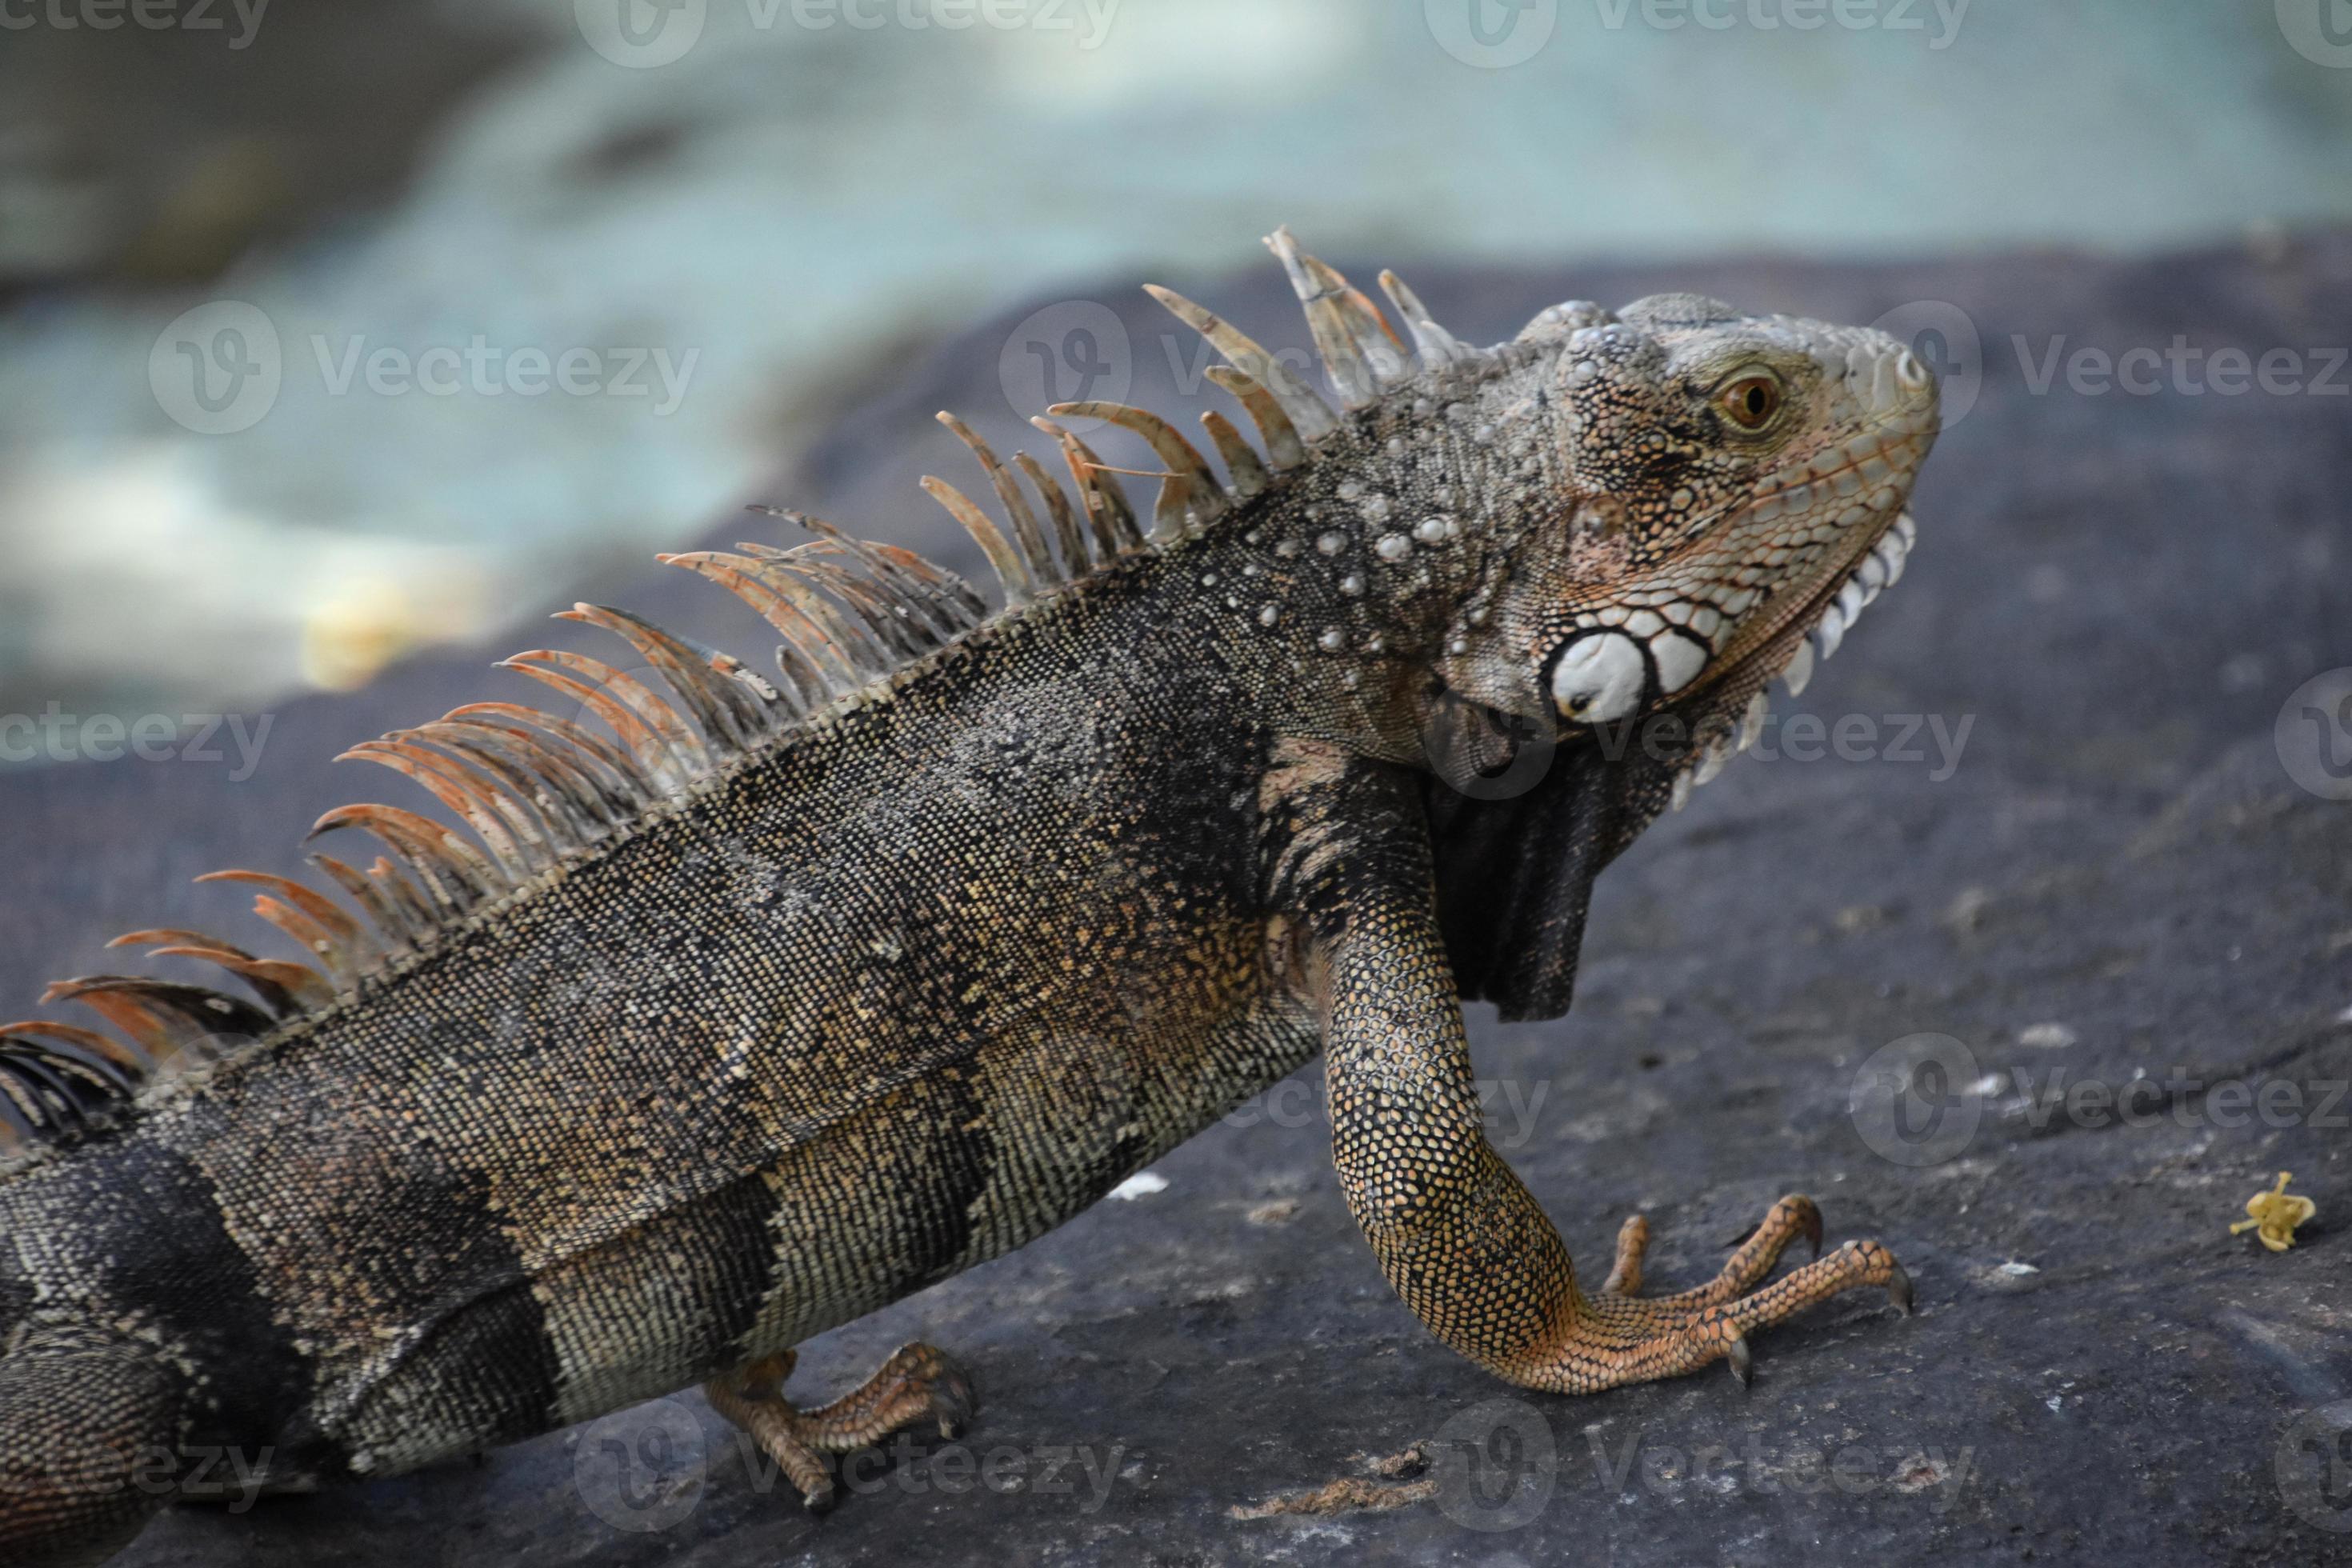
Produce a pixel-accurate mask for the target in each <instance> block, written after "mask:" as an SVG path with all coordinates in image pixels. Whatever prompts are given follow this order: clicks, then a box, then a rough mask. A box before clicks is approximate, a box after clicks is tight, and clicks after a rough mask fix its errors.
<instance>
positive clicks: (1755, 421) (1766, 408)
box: [1715, 375, 1780, 430]
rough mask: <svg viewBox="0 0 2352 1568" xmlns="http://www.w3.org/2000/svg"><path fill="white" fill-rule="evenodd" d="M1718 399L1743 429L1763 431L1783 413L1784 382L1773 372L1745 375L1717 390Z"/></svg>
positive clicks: (1718, 405)
mask: <svg viewBox="0 0 2352 1568" xmlns="http://www.w3.org/2000/svg"><path fill="white" fill-rule="evenodd" d="M1715 401H1716V405H1717V407H1719V408H1721V409H1722V410H1723V412H1724V414H1725V415H1726V416H1727V417H1728V418H1729V419H1730V420H1731V422H1732V423H1733V424H1734V425H1737V426H1739V427H1740V428H1741V429H1742V430H1761V429H1763V428H1764V426H1767V425H1769V424H1770V423H1772V416H1774V415H1775V414H1778V413H1780V383H1779V382H1778V381H1775V380H1774V379H1773V378H1772V377H1770V376H1769V375H1743V376H1741V377H1740V378H1739V379H1738V381H1735V382H1733V383H1732V384H1730V385H1728V386H1727V387H1725V388H1724V389H1723V390H1722V391H1721V392H1718V393H1717V394H1716V395H1715Z"/></svg>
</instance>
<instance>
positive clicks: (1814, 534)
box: [1441, 294, 1937, 731]
mask: <svg viewBox="0 0 2352 1568" xmlns="http://www.w3.org/2000/svg"><path fill="white" fill-rule="evenodd" d="M1517 342H1518V343H1519V344H1520V345H1525V346H1527V347H1530V348H1537V349H1540V350H1545V351H1549V352H1543V353H1537V354H1535V355H1532V356H1530V357H1529V359H1528V363H1526V365H1525V366H1524V367H1523V368H1522V369H1521V370H1519V371H1518V373H1517V380H1518V381H1519V382H1520V383H1521V401H1520V406H1521V408H1522V410H1523V412H1522V413H1521V417H1522V418H1524V419H1530V420H1532V421H1533V422H1534V423H1535V425H1536V426H1537V427H1538V439H1539V440H1548V441H1549V443H1550V445H1551V446H1552V447H1553V450H1552V451H1551V452H1549V453H1547V454H1545V457H1546V458H1547V461H1546V462H1545V463H1544V464H1543V465H1542V466H1543V468H1545V470H1546V476H1545V477H1546V479H1547V481H1548V483H1549V486H1550V487H1551V488H1552V489H1554V490H1556V492H1557V500H1556V502H1555V504H1554V505H1553V507H1551V508H1549V509H1547V510H1549V511H1551V512H1552V514H1553V515H1550V516H1547V517H1544V518H1543V519H1542V520H1541V521H1540V522H1539V524H1538V527H1536V528H1535V529H1533V530H1522V531H1517V534H1516V536H1515V537H1514V538H1513V539H1512V541H1511V544H1510V549H1509V555H1510V559H1509V562H1508V563H1507V567H1506V568H1505V569H1504V572H1503V577H1504V584H1503V585H1502V587H1501V589H1500V591H1498V592H1495V593H1493V595H1492V598H1491V604H1490V605H1487V606H1486V614H1485V616H1484V619H1485V620H1486V623H1487V627H1488V628H1490V631H1489V635H1486V636H1475V635H1472V636H1467V637H1457V638H1455V639H1454V641H1453V642H1452V643H1451V644H1449V657H1448V659H1447V660H1446V661H1444V663H1443V664H1442V666H1441V668H1444V672H1445V674H1446V677H1447V679H1448V684H1449V685H1450V686H1451V687H1453V688H1454V689H1458V690H1461V691H1462V692H1464V693H1465V695H1470V696H1474V697H1481V698H1484V699H1486V700H1494V701H1497V702H1500V703H1502V704H1503V705H1506V706H1508V707H1511V708H1515V709H1519V710H1522V711H1524V710H1526V707H1527V706H1528V704H1530V703H1537V702H1539V703H1548V705H1549V709H1550V710H1551V712H1552V714H1553V715H1554V717H1555V720H1556V721H1557V723H1558V724H1559V726H1560V727H1561V729H1562V730H1563V731H1574V730H1576V729H1578V728H1589V727H1591V726H1596V725H1606V724H1612V723H1615V722H1617V721H1623V720H1628V719H1632V718H1634V717H1635V716H1637V715H1643V714H1647V713H1654V712H1657V711H1659V710H1663V709H1664V708H1665V707H1667V706H1669V705H1675V706H1683V705H1684V704H1682V703H1681V702H1680V701H1678V700H1684V699H1688V698H1691V697H1694V696H1696V695H1697V694H1700V693H1702V692H1705V691H1707V690H1708V689H1716V688H1721V687H1724V686H1725V685H1726V684H1727V683H1731V684H1737V685H1739V686H1742V687H1744V688H1746V689H1745V690H1743V691H1741V692H1740V693H1739V695H1740V698H1741V700H1742V701H1743V702H1744V701H1745V700H1747V698H1748V696H1749V695H1751V694H1752V693H1753V691H1754V690H1755V689H1759V688H1760V687H1761V685H1762V683H1763V680H1764V679H1767V678H1769V677H1770V676H1772V675H1776V674H1783V673H1785V674H1786V677H1787V679H1788V680H1789V683H1790V685H1791V686H1792V687H1794V688H1796V689H1802V688H1803V686H1804V683H1805V681H1806V679H1808V678H1809V676H1810V674H1811V668H1812V664H1813V661H1814V659H1815V658H1816V657H1817V655H1818V654H1820V653H1827V652H1831V651H1834V649H1835V648H1836V647H1837V646H1838V643H1839V642H1840V641H1841V640H1842V639H1843V636H1844V632H1845V628H1846V626H1848V625H1849V624H1851V622H1852V620H1853V616H1855V615H1857V614H1859V613H1860V611H1861V609H1862V607H1863V606H1864V605H1865V604H1867V603H1868V602H1869V601H1870V600H1872V599H1874V598H1875V597H1876V596H1877V594H1878V592H1879V590H1880V589H1881V588H1882V587H1884V586H1885V584H1887V583H1888V582H1890V581H1892V580H1893V579H1894V578H1895V577H1896V576H1898V575H1899V574H1901V572H1902V569H1903V564H1904V559H1905V553H1906V551H1907V550H1908V548H1909V545H1910V542H1911V537H1912V526H1911V524H1910V523H1909V521H1907V519H1906V518H1905V516H1904V511H1903V509H1904V507H1905V505H1906V502H1907V500H1909V497H1910V493H1911V485H1912V481H1913V479H1914V478H1915V477H1916V474H1917V472H1918V468H1919V465H1920V463H1921V461H1922V460H1924V459H1925V458H1926V457H1927V449H1928V447H1930V446H1931V445H1932V444H1933V442H1934V439H1935V435H1936V429H1937V388H1936V378H1935V377H1934V375H1933V374H1930V373H1929V371H1928V370H1927V367H1926V366H1925V365H1924V364H1922V363H1920V362H1919V360H1918V358H1917V357H1916V355H1914V354H1913V353H1911V351H1910V350H1909V349H1908V348H1907V347H1906V345H1905V344H1903V343H1901V342H1898V341H1896V340H1895V339H1893V338H1891V337H1888V336H1886V335H1885V334H1884V333H1881V332H1876V331H1870V330H1868V329H1864V328H1850V327H1836V326H1829V325H1825V324H1823V323H1822V322H1818V321H1799V320H1795V319H1792V318H1790V317H1785V316H1746V315H1742V314H1741V313H1740V312H1739V311H1738V310H1734V309H1733V308H1732V307H1730V306H1728V305H1726V304H1724V303H1722V302H1721V301H1719V300H1709V299H1704V298H1701V297H1699V296H1696V295H1690V294H1663V295H1655V296H1653V297H1651V298H1649V299H1646V300H1640V301H1638V302H1636V303H1634V304H1633V305H1629V306H1627V307H1626V308H1625V309H1624V310H1621V311H1618V312H1617V313H1616V314H1614V315H1611V314H1609V313H1607V312H1605V311H1602V310H1599V309H1598V308H1596V307H1594V306H1591V305H1587V304H1582V303H1572V304H1569V305H1563V306H1556V307H1554V308H1552V309H1551V310H1547V311H1545V312H1544V313H1543V314H1542V315H1540V316H1538V317H1537V318H1536V320H1535V321H1533V322H1532V323H1530V324H1529V325H1528V328H1527V330H1526V331H1524V332H1522V333H1521V334H1520V336H1519V339H1518V340H1517ZM1529 405H1531V406H1529ZM1471 613H1472V615H1474V616H1475V615H1476V614H1477V612H1476V610H1475V609H1474V610H1473V611H1472V612H1471Z"/></svg>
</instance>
